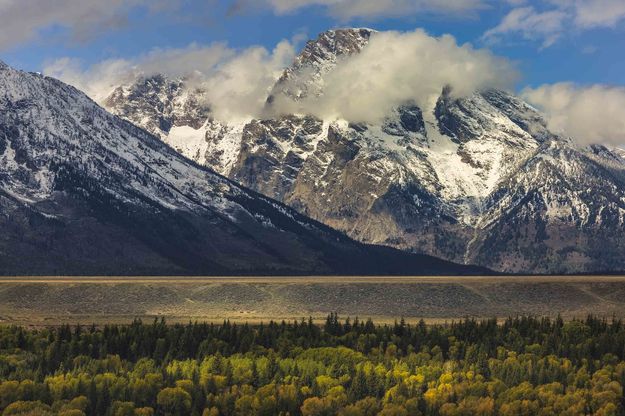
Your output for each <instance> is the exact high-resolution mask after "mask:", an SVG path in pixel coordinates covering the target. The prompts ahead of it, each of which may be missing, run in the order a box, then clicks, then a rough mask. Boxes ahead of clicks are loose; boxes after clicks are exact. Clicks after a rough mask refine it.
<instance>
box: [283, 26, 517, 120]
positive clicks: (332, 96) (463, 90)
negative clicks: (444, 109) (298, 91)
mask: <svg viewBox="0 0 625 416" xmlns="http://www.w3.org/2000/svg"><path fill="white" fill-rule="evenodd" d="M312 75H314V74H312ZM306 76H307V74H306V73H305V72H304V73H303V74H302V77H303V78H304V79H302V77H299V78H298V77H296V78H294V79H293V80H291V81H290V82H295V83H297V82H307V80H306V79H305V78H306ZM516 79H517V71H516V70H515V68H514V66H513V65H512V64H511V62H510V61H508V60H507V59H504V58H501V57H498V56H495V55H493V54H492V53H491V52H489V51H488V50H485V49H476V48H474V47H473V46H471V45H470V44H464V45H459V44H458V43H457V42H456V40H455V38H454V37H452V36H450V35H444V36H442V37H432V36H430V35H428V34H427V33H426V32H425V31H423V30H416V31H413V32H395V31H389V32H378V33H375V34H373V35H372V36H371V39H370V41H369V44H368V45H367V46H365V47H364V48H363V49H362V51H361V52H360V53H358V54H355V55H352V56H349V57H345V58H344V59H341V60H340V61H339V62H338V64H337V66H336V67H335V68H334V69H333V70H331V71H330V72H329V73H328V74H326V75H324V77H323V79H322V83H323V86H322V91H323V92H322V93H321V94H320V95H319V96H307V97H304V98H303V99H301V100H298V101H294V100H292V99H291V98H290V97H288V96H277V97H276V99H275V100H274V103H273V105H274V108H275V111H278V112H280V113H292V112H295V113H306V114H315V115H317V116H319V117H322V118H334V117H339V118H345V119H347V120H350V121H357V122H363V121H368V122H376V121H379V120H380V119H382V118H384V117H385V116H387V115H388V114H389V112H390V111H391V110H392V109H393V108H395V107H397V106H400V105H402V104H405V103H406V102H416V103H417V104H418V105H420V106H421V107H422V108H424V109H426V108H430V107H433V103H434V102H435V101H436V99H437V98H438V97H439V96H440V94H441V91H442V89H443V88H444V87H445V86H447V85H449V86H451V87H452V91H453V94H454V95H455V96H464V95H468V94H471V93H473V92H475V91H476V90H480V89H485V88H503V89H507V88H510V87H512V86H513V83H514V81H515V80H516ZM289 89H292V88H290V87H289Z"/></svg>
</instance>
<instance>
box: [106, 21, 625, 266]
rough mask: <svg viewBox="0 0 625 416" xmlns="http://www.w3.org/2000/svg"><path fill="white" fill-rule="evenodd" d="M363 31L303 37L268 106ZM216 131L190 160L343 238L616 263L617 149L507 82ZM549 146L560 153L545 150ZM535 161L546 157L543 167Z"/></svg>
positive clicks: (624, 165) (298, 94) (519, 258)
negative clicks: (425, 103)
mask: <svg viewBox="0 0 625 416" xmlns="http://www.w3.org/2000/svg"><path fill="white" fill-rule="evenodd" d="M337 33H339V34H340V36H342V37H343V38H344V39H347V41H346V42H347V43H346V44H349V45H352V46H351V47H347V48H345V51H346V52H345V53H343V52H341V53H333V50H334V49H333V46H332V45H333V43H332V42H334V40H333V39H334V38H335V36H336V34H337ZM373 35H374V32H369V31H367V30H365V31H364V32H363V31H361V29H354V30H349V29H347V30H342V31H339V32H336V31H334V32H333V31H331V32H325V33H322V34H321V35H320V36H319V37H318V38H317V39H316V40H314V41H310V42H308V43H307V45H306V47H305V48H304V50H303V51H302V53H301V54H300V55H299V56H298V57H297V58H296V59H295V62H294V63H293V65H292V66H291V67H289V68H287V69H285V71H284V73H283V75H282V77H281V78H280V79H279V80H278V81H277V82H276V84H275V86H274V88H273V89H272V90H271V91H270V92H269V94H268V105H269V106H271V105H272V104H273V102H274V101H275V100H276V99H277V97H278V96H279V95H281V97H280V98H281V99H292V100H294V101H298V100H299V99H301V98H303V97H305V96H307V95H308V94H310V93H311V92H312V94H313V95H320V94H323V88H324V82H323V75H324V74H325V73H328V72H330V71H332V69H333V68H334V66H335V65H336V63H337V62H338V60H339V58H340V59H349V56H350V54H353V53H358V51H360V50H361V49H362V48H365V47H366V45H367V42H368V40H369V38H370V37H371V36H373ZM354 39H357V40H356V41H354ZM339 55H340V56H339ZM285 79H286V80H287V81H288V82H285V81H284V80H285ZM285 85H286V86H285ZM434 98H436V97H434ZM355 99H357V98H356V97H355ZM112 110H113V112H116V111H115V109H112ZM129 119H131V120H133V119H134V120H135V121H136V119H137V117H132V116H131V117H130V118H129ZM212 122H214V121H212ZM207 125H208V124H207ZM220 125H221V126H224V125H227V123H221V124H220ZM226 130H228V133H227V134H221V133H220V134H215V133H214V131H212V130H211V129H200V130H198V132H199V133H198V134H199V136H201V140H200V141H202V148H201V149H202V150H201V152H200V153H203V156H202V157H201V159H198V160H201V163H204V164H205V165H207V166H209V167H211V168H212V169H215V170H216V171H218V172H220V173H222V174H224V175H225V176H227V177H229V178H232V179H233V180H235V181H236V182H238V183H242V184H244V185H245V186H247V187H250V188H252V189H254V190H256V191H258V192H260V193H262V194H265V195H268V196H270V197H272V198H275V199H278V200H280V201H282V202H284V203H286V204H287V205H289V206H291V207H293V208H295V209H296V210H298V211H300V212H302V213H304V214H305V215H307V216H310V217H312V218H314V219H316V220H318V221H320V222H322V223H324V224H327V225H329V226H331V227H333V228H336V229H339V230H341V231H343V232H345V233H347V234H348V235H349V236H350V237H352V238H354V239H356V240H359V241H362V242H366V243H374V244H381V245H387V246H391V247H395V248H399V249H402V250H407V251H413V252H419V253H426V254H429V255H434V256H437V257H441V258H445V259H448V260H451V261H455V262H460V263H467V264H468V263H478V264H480V265H483V266H486V267H489V268H491V269H495V270H499V271H502V272H509V273H587V272H592V271H599V270H601V271H605V270H624V269H625V256H622V255H620V253H623V250H624V249H625V247H623V246H622V244H621V242H620V239H619V236H620V234H621V233H622V231H625V230H624V229H623V228H624V223H625V220H624V215H623V212H625V211H623V210H624V209H625V199H624V198H625V182H623V180H622V174H621V172H622V171H623V170H625V159H623V156H622V154H619V152H617V151H613V150H611V149H608V148H606V147H602V148H601V149H600V150H599V147H595V148H594V149H593V148H592V147H591V148H578V147H577V146H576V145H575V144H574V143H572V142H571V141H570V140H569V139H567V138H565V137H561V136H559V135H557V134H554V133H553V132H551V131H549V129H548V127H547V122H546V121H545V119H544V117H542V115H541V114H540V113H539V111H538V110H537V109H535V108H534V107H532V106H531V105H529V104H527V103H526V102H524V101H523V100H521V99H520V98H518V97H515V96H514V95H512V94H510V93H509V92H506V91H501V90H496V89H485V90H482V91H476V92H474V93H473V94H469V95H467V96H463V97H453V96H452V95H451V94H450V90H449V89H447V88H444V89H443V90H442V91H441V94H440V95H439V97H438V98H437V99H435V100H434V102H433V103H432V106H431V108H420V107H419V106H417V105H416V104H415V103H405V104H404V105H402V106H400V107H398V108H396V109H394V110H392V111H391V112H390V113H389V114H388V116H387V118H386V119H385V120H384V121H383V122H381V123H350V122H348V121H346V120H340V119H338V120H336V119H327V120H321V119H319V118H317V117H314V116H310V115H304V114H285V115H279V116H269V117H266V118H260V119H252V120H249V121H248V122H246V123H241V124H237V125H236V127H233V126H231V127H227V128H226ZM552 144H553V145H554V146H556V147H558V148H562V149H565V150H563V151H562V152H556V153H554V154H551V153H552V151H551V150H549V149H551V147H550V146H551V145H552ZM554 155H555V156H554ZM548 159H549V160H552V162H554V163H556V164H557V166H556V167H555V168H553V169H548V168H545V167H544V164H543V163H541V161H544V160H548ZM608 165H609V166H610V167H609V169H607V168H606V169H604V168H603V167H606V166H608ZM597 166H599V167H597ZM571 167H574V168H571ZM532 169H538V171H537V172H539V174H538V176H537V177H535V176H534V174H535V172H534V171H533V170H532ZM554 175H556V176H558V175H560V176H562V175H564V176H563V177H564V178H565V179H563V180H561V181H560V182H558V183H557V184H554V182H553V181H552V180H551V177H552V176H554ZM591 183H592V184H593V189H594V192H595V195H594V196H593V195H590V196H589V195H586V194H585V190H584V184H591ZM601 184H602V185H601ZM567 190H568V191H567ZM565 191H566V192H565ZM529 195H534V197H533V198H534V201H533V202H532V203H531V206H529V205H527V204H529V202H528V201H529V200H528V196H529ZM530 199H531V198H530ZM593 199H594V200H595V201H602V202H603V203H605V204H608V205H605V206H604V205H601V204H598V203H595V202H593ZM602 207H603V208H602ZM580 210H581V211H584V212H585V211H588V213H587V215H586V214H585V215H586V217H587V218H589V219H590V220H589V221H582V220H579V219H577V217H576V215H578V211H580ZM581 211H580V212H581ZM586 217H585V218H586ZM493 224H498V225H496V226H494V225H493ZM606 224H611V229H610V228H609V227H606ZM498 234H501V235H499V236H498ZM537 248H538V249H537ZM601 250H603V251H604V252H603V253H601Z"/></svg>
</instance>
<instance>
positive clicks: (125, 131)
mask: <svg viewBox="0 0 625 416" xmlns="http://www.w3.org/2000/svg"><path fill="white" fill-rule="evenodd" d="M148 95H149V96H152V94H148ZM182 119H184V117H182V118H180V117H178V116H175V117H174V118H173V119H172V120H174V123H175V122H177V120H182ZM159 128H160V127H159ZM0 229H2V233H0V274H5V275H7V274H8V275H24V274H28V275H30V274H46V275H106V274H116V275H141V274H143V275H146V274H147V275H149V274H159V275H172V274H174V275H179V274H194V275H196V274H201V275H214V274H227V275H230V274H362V273H375V274H378V273H379V274H386V273H401V274H411V273H417V274H420V273H424V274H429V273H435V274H436V273H446V274H454V273H480V272H483V270H482V269H475V268H465V267H463V266H457V265H454V264H450V263H448V262H445V261H441V260H438V259H434V258H431V257H426V256H414V255H408V254H407V253H402V252H399V251H396V250H391V249H388V248H385V247H372V246H365V245H362V244H360V243H357V242H354V241H352V240H350V239H349V238H347V237H345V236H344V235H343V234H341V233H338V232H336V231H334V230H332V229H330V228H328V227H326V226H324V225H322V224H320V223H317V222H315V221H313V220H310V219H308V218H306V217H304V216H302V215H300V214H298V213H296V212H295V211H293V210H291V209H289V208H287V207H286V206H284V205H281V204H280V203H278V202H276V201H274V200H271V199H269V198H266V197H263V196H261V195H259V194H257V193H255V192H251V191H249V190H247V189H244V188H242V187H240V186H239V185H237V184H235V183H233V182H231V181H230V180H228V179H226V178H224V177H222V176H220V175H217V174H215V173H214V172H213V171H211V170H209V169H206V168H202V167H199V166H198V165H197V164H195V163H194V162H192V161H190V160H188V159H186V158H184V157H183V156H181V155H179V154H178V153H176V152H175V151H174V150H172V149H171V148H170V147H168V146H166V145H164V144H163V143H162V142H161V141H159V140H158V139H157V138H156V137H155V136H153V135H151V134H150V133H148V132H146V131H144V130H142V129H140V128H138V127H135V126H134V125H132V124H130V123H128V122H126V121H123V120H121V119H119V118H118V117H115V116H113V115H111V114H109V113H107V112H106V111H105V110H104V109H102V108H101V107H99V106H98V105H96V104H95V103H94V102H92V101H91V100H90V99H89V98H87V97H86V96H85V95H84V94H82V93H81V92H79V91H78V90H76V89H74V88H72V87H69V86H67V85H65V84H63V83H61V82H60V81H57V80H54V79H51V78H44V77H42V76H40V75H37V74H29V73H24V72H20V71H16V70H13V69H11V68H9V67H7V66H5V65H0Z"/></svg>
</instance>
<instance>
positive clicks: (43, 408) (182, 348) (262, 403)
mask: <svg viewBox="0 0 625 416" xmlns="http://www.w3.org/2000/svg"><path fill="white" fill-rule="evenodd" d="M624 359H625V326H624V324H623V322H621V321H620V320H603V319H598V318H593V317H589V318H587V319H586V320H583V321H582V320H575V321H569V322H565V321H563V320H562V319H552V320H550V319H547V318H540V319H539V318H529V317H524V318H515V319H508V320H506V321H503V322H501V321H500V322H497V321H496V320H494V319H493V320H484V321H475V320H465V321H462V322H457V323H450V324H446V325H426V324H425V323H424V322H420V323H418V324H416V325H409V324H406V323H405V322H404V321H403V320H402V321H399V322H397V323H395V324H394V325H375V324H374V323H373V322H372V321H371V320H367V321H360V320H357V319H354V320H349V319H346V320H343V319H340V320H339V318H338V317H337V316H336V314H331V315H330V316H329V317H328V318H327V320H326V322H325V325H316V324H314V323H313V322H312V321H311V320H308V321H306V320H302V321H298V322H288V323H287V322H282V323H276V322H271V323H268V324H259V325H236V324H233V323H229V322H224V323H223V324H221V325H214V324H204V323H201V324H200V323H190V324H188V325H167V324H166V323H165V322H164V321H163V320H155V321H154V322H152V323H142V322H141V321H135V322H134V323H132V324H131V325H126V326H105V327H95V326H92V327H82V326H61V327H58V328H46V329H37V330H28V329H25V328H22V327H15V326H12V327H9V326H6V327H0V413H1V414H2V415H64V416H70V415H71V416H78V415H114V416H119V415H124V416H125V415H197V416H217V415H224V416H226V415H305V416H311V415H343V416H356V415H363V416H371V415H385V416H389V415H440V416H452V415H482V416H487V415H502V416H504V415H505V416H507V415H528V416H530V415H541V416H548V415H591V414H592V415H603V416H607V415H623V414H625V412H624V406H625V398H624V394H623V386H624V385H625V361H624Z"/></svg>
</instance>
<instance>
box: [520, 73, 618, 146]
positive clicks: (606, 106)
mask: <svg viewBox="0 0 625 416" xmlns="http://www.w3.org/2000/svg"><path fill="white" fill-rule="evenodd" d="M521 95H522V96H523V98H525V99H526V100H527V101H529V102H530V103H531V104H533V105H535V106H536V107H538V108H539V109H541V110H542V111H544V113H545V115H546V117H547V120H548V123H549V128H550V129H551V130H553V131H554V132H558V133H561V134H564V135H566V136H569V137H572V138H573V139H575V141H576V142H578V143H579V144H582V145H584V144H596V143H602V144H612V145H618V146H623V145H625V87H612V86H605V85H593V86H588V87H581V86H577V85H575V84H572V83H558V84H553V85H543V86H540V87H538V88H533V89H532V88H527V89H525V90H524V91H523V92H522V94H521Z"/></svg>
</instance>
